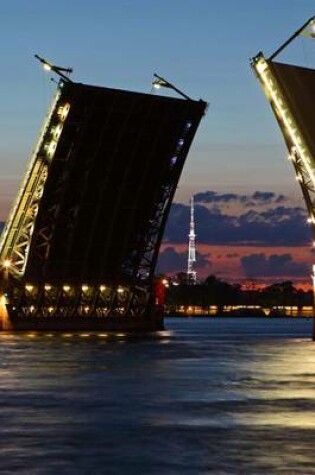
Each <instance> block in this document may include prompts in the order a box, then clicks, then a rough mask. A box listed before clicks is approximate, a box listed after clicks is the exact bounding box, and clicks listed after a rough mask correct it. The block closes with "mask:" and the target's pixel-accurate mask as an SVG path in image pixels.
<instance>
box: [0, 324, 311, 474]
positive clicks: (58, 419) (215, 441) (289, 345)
mask: <svg viewBox="0 0 315 475" xmlns="http://www.w3.org/2000/svg"><path fill="white" fill-rule="evenodd" d="M166 326H167V328H168V331H166V332H161V333H160V334H159V335H158V336H157V337H156V338H150V339H130V338H128V337H127V336H126V335H122V334H120V335H119V336H116V337H110V336H106V334H100V335H93V334H90V335H88V334H77V335H70V334H64V335H53V334H46V335H41V336H40V335H38V334H37V335H36V334H30V333H28V334H12V333H11V334H0V406H1V410H0V473H1V475H2V474H15V473H18V474H27V475H36V474H40V475H42V474H52V475H63V474H76V475H77V474H78V475H80V474H89V475H90V474H91V475H97V474H116V473H117V474H137V475H138V474H177V473H179V474H212V473H213V474H218V475H220V474H229V475H230V474H231V475H233V474H253V475H254V474H266V475H269V474H303V475H307V474H315V343H313V342H311V340H310V334H311V321H308V320H306V319H304V320H302V319H299V320H294V319H291V320H290V319H283V320H281V319H273V320H271V319H270V320H267V319H264V320H262V319H250V318H248V319H215V318H212V319H168V320H167V321H166Z"/></svg>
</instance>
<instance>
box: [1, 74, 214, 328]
mask: <svg viewBox="0 0 315 475" xmlns="http://www.w3.org/2000/svg"><path fill="white" fill-rule="evenodd" d="M205 108H206V103H205V102H203V101H192V100H191V99H190V98H187V100H186V99H185V100H183V99H173V98H166V97H156V96H152V95H147V94H139V93H131V92H129V91H117V90H111V89H106V88H98V87H94V86H86V85H82V84H77V83H73V82H71V81H68V82H61V83H60V86H59V87H58V90H57V94H56V96H55V99H54V101H53V104H52V106H51V109H50V111H49V114H48V116H47V119H46V120H45V123H44V126H43V131H42V133H41V135H40V138H39V141H38V144H37V147H36V149H35V151H34V153H33V155H32V158H31V162H30V165H29V167H28V170H27V173H26V176H25V179H24V181H23V184H22V186H21V188H20V191H19V193H18V197H17V200H16V204H15V206H14V207H13V209H12V211H11V214H10V217H9V219H8V221H7V224H6V227H5V230H4V232H3V235H2V239H1V244H0V264H1V263H2V265H4V264H5V263H6V264H7V265H6V279H5V282H4V284H3V278H2V287H3V286H4V287H5V291H6V295H7V299H8V305H7V307H8V309H9V314H10V318H11V320H12V322H16V321H21V322H24V323H25V322H27V321H31V322H34V321H37V322H39V321H42V322H45V325H46V322H48V321H49V322H57V321H61V320H62V321H64V322H65V321H68V320H69V319H70V320H71V319H72V320H73V318H74V319H75V321H76V322H79V321H80V319H81V320H82V321H84V322H85V321H90V322H91V326H92V327H93V325H96V323H97V322H98V321H99V320H101V319H102V318H104V317H106V318H107V319H108V318H112V317H113V318H116V319H117V318H118V320H117V321H119V320H120V318H119V317H124V318H127V319H128V318H135V317H140V318H145V319H148V320H149V319H150V318H151V317H152V316H154V315H153V314H154V301H155V297H154V291H153V288H154V285H153V283H154V270H155V265H156V261H157V256H158V252H159V247H160V243H161V239H162V235H163V230H164V227H165V223H166V219H167V216H168V213H169V210H170V206H171V202H172V199H173V196H174V193H175V191H176V187H177V183H178V180H179V177H180V174H181V171H182V169H183V166H184V162H185V158H186V156H187V154H188V151H189V148H190V145H191V143H192V140H193V137H194V135H195V133H196V130H197V128H198V125H199V122H200V120H201V117H202V115H203V114H204V111H205ZM139 110H140V111H141V110H142V111H143V112H142V115H139ZM136 119H138V123H137V121H136ZM120 163H123V167H122V166H121V167H120V168H118V165H119V164H120ZM137 181H138V183H137ZM103 223H104V224H103ZM93 322H94V323H93ZM24 323H23V324H24ZM69 325H71V324H70V323H69ZM72 325H74V326H75V325H76V323H74V324H72ZM46 326H47V325H46ZM96 326H97V325H96Z"/></svg>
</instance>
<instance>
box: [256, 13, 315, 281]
mask: <svg viewBox="0 0 315 475" xmlns="http://www.w3.org/2000/svg"><path fill="white" fill-rule="evenodd" d="M299 35H303V36H308V37H311V38H314V37H315V17H312V18H310V19H309V20H307V22H306V23H305V24H304V25H302V26H301V28H299V29H298V30H297V31H296V32H295V33H294V34H293V35H292V36H291V37H290V38H289V39H288V40H287V41H286V42H285V43H284V44H283V45H281V46H280V47H279V48H278V49H277V50H276V51H275V52H274V53H273V54H272V55H271V56H270V58H269V59H266V58H265V57H264V55H263V54H262V53H259V54H258V55H257V56H256V57H255V58H254V59H253V60H252V68H253V70H254V72H255V74H256V76H257V78H258V80H259V81H260V83H261V86H262V88H263V90H264V92H265V95H266V97H267V99H268V101H269V103H270V105H271V108H272V110H273V112H274V114H275V116H276V119H277V121H278V124H279V126H280V129H281V131H282V134H283V136H284V139H285V142H286V145H287V148H288V150H289V156H288V159H289V160H290V161H291V162H292V164H293V167H294V172H295V177H296V180H297V181H298V182H299V184H300V186H301V189H302V194H303V197H304V200H305V203H306V207H307V211H308V223H310V225H311V229H312V233H313V237H314V241H313V244H314V245H315V126H314V118H315V117H312V108H313V104H314V91H315V71H314V70H312V69H309V68H302V67H299V66H293V65H286V64H283V63H277V62H275V61H274V59H275V58H276V57H277V56H278V55H279V54H280V53H281V52H282V51H283V50H284V49H285V48H286V47H287V46H288V45H289V44H290V43H291V42H292V41H293V40H294V39H295V38H296V37H297V36H299ZM299 91H300V92H299ZM314 271H315V266H313V274H314V273H315V272H314Z"/></svg>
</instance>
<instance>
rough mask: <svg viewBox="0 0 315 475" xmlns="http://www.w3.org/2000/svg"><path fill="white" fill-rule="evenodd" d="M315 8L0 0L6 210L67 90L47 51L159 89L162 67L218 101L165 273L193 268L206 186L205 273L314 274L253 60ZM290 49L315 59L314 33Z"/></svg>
mask: <svg viewBox="0 0 315 475" xmlns="http://www.w3.org/2000/svg"><path fill="white" fill-rule="evenodd" d="M314 14H315V8H314V0H264V1H259V0H238V1H236V0H220V1H218V0H194V1H192V0H159V1H155V0H132V1H131V0H130V1H127V0H125V1H123V0H104V1H100V0H99V1H96V0H90V1H89V2H86V1H84V2H83V1H81V0H76V1H73V0H69V1H65V0H63V1H61V0H55V1H54V2H48V1H45V0H41V1H39V0H32V1H31V2H26V1H23V0H20V1H18V0H11V1H10V2H2V3H1V5H0V15H1V29H0V40H1V47H0V48H1V66H2V68H1V87H0V101H1V109H0V110H1V114H0V166H1V175H0V220H1V221H5V220H6V218H7V214H8V210H9V206H10V203H11V201H12V199H13V196H14V195H15V193H16V191H17V187H18V183H19V181H20V179H21V177H22V174H23V172H24V169H25V166H26V163H27V161H28V159H29V155H30V152H31V150H32V147H33V146H34V144H35V141H36V137H37V135H38V133H39V128H40V125H41V122H42V120H43V118H44V116H45V113H46V110H47V107H48V105H49V103H50V101H51V98H52V96H53V94H54V90H55V85H54V84H53V83H52V82H51V81H50V79H49V78H50V76H49V74H48V75H47V73H46V72H44V71H42V69H41V68H40V65H39V64H38V63H37V62H36V60H35V59H34V54H35V53H37V54H39V55H40V56H44V57H45V58H47V59H49V60H50V61H51V62H53V63H55V64H58V65H62V66H71V67H73V69H74V73H73V76H72V78H73V80H75V81H78V82H86V83H91V84H96V85H104V86H108V87H115V88H126V89H131V90H135V91H141V92H150V90H151V81H152V76H153V73H154V72H156V73H158V74H160V75H162V76H164V77H166V78H167V79H168V80H169V81H170V82H174V83H175V84H176V85H177V86H178V87H179V88H180V89H182V90H183V91H184V92H186V93H187V94H188V95H190V96H191V97H193V98H196V99H199V98H202V99H204V100H206V101H207V102H209V103H210V106H209V110H208V113H207V115H206V117H205V118H204V119H203V121H202V123H201V126H200V129H199V131H198V133H197V136H196V138H195V142H194V145H193V147H192V149H191V152H190V154H189V156H188V159H187V163H186V166H185V170H184V173H183V175H182V179H181V181H180V184H179V188H178V192H177V195H176V197H175V202H176V204H175V205H174V206H173V209H172V215H171V218H170V221H169V225H168V228H167V231H166V236H165V242H164V244H163V249H162V253H161V259H160V264H159V265H160V269H161V271H167V272H170V273H172V272H176V271H180V270H185V265H186V264H185V262H186V256H187V234H188V226H189V214H188V201H189V197H190V195H191V194H195V195H197V200H196V201H197V204H196V220H197V222H196V228H197V229H196V231H197V243H198V252H199V263H198V265H199V268H198V269H199V275H200V276H206V275H208V274H209V273H215V274H217V275H219V276H220V277H222V278H226V279H229V280H235V281H242V280H245V279H254V280H256V279H257V280H262V281H263V282H268V281H273V280H277V279H289V278H290V279H292V280H294V281H296V282H308V281H309V280H310V279H309V274H310V271H311V264H312V259H313V257H312V254H311V251H310V248H309V241H310V233H309V230H308V228H307V226H306V225H305V220H306V217H305V207H304V203H303V201H302V195H301V192H300V190H299V188H298V186H297V183H296V181H295V179H294V175H293V170H292V169H291V166H290V163H288V161H287V160H286V156H287V151H286V149H285V146H284V143H283V139H282V136H281V134H280V131H279V130H278V127H277V124H276V121H275V119H274V117H273V115H272V112H271V109H270V107H269V105H268V103H267V100H266V98H265V97H264V94H263V92H262V90H261V88H260V86H259V84H258V82H257V80H256V79H255V77H254V75H253V73H252V71H251V69H250V65H249V59H250V58H251V57H253V56H255V55H256V54H257V53H258V52H259V51H260V50H262V51H263V52H264V53H265V54H266V55H267V56H268V55H270V54H271V53H272V52H273V51H274V50H275V49H276V48H277V47H278V46H279V45H280V44H281V43H282V42H283V41H285V40H286V39H287V38H288V37H289V36H290V35H291V34H292V33H293V32H294V31H295V30H296V29H297V28H298V27H299V26H301V24H302V23H304V22H305V21H306V20H307V19H308V18H309V17H311V16H313V15H314ZM281 59H283V60H284V61H285V60H294V61H299V62H300V63H301V64H303V65H307V66H309V67H314V65H315V41H312V40H310V39H305V38H304V39H302V38H301V39H298V41H296V44H295V45H294V46H293V47H292V48H291V49H290V50H288V53H286V54H285V55H284V56H283V57H282V58H281ZM256 192H258V194H256ZM185 226H186V227H185Z"/></svg>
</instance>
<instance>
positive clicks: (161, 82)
mask: <svg viewBox="0 0 315 475" xmlns="http://www.w3.org/2000/svg"><path fill="white" fill-rule="evenodd" d="M153 76H154V77H155V78H156V79H154V80H153V82H152V86H153V87H154V88H155V89H159V88H160V87H166V88H168V89H173V91H175V92H177V94H179V95H180V96H182V97H184V98H185V99H188V100H189V101H191V100H192V99H191V97H189V96H187V94H184V93H183V92H182V91H181V90H180V89H178V88H177V87H176V86H174V84H172V83H170V82H169V81H167V80H166V79H165V78H162V77H161V76H159V75H158V74H155V73H154V74H153Z"/></svg>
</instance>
